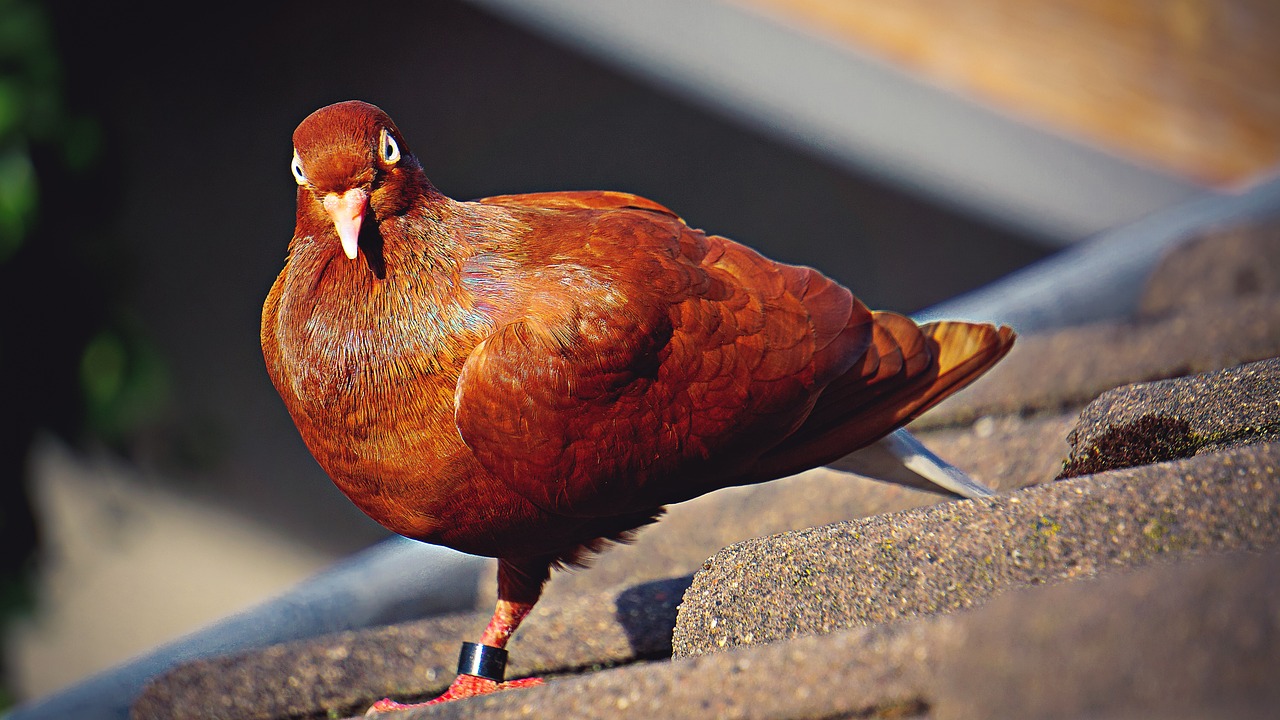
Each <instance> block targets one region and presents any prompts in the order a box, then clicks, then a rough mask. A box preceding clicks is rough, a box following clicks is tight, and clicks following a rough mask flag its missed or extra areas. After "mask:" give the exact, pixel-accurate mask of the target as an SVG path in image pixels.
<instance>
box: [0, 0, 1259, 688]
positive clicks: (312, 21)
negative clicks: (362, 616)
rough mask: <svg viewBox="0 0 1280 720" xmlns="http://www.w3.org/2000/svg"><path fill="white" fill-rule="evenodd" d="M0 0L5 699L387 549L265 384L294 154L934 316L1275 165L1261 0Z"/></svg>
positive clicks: (0, 666) (288, 225)
mask: <svg viewBox="0 0 1280 720" xmlns="http://www.w3.org/2000/svg"><path fill="white" fill-rule="evenodd" d="M174 8H175V6H174V5H173V4H172V3H160V2H154V1H148V2H142V3H133V4H129V5H128V6H127V8H126V7H122V6H118V5H111V4H103V5H100V6H96V7H94V6H86V5H85V4H83V3H75V2H70V1H66V2H61V1H58V0H48V1H46V2H37V1H35V0H0V302H2V303H3V304H2V305H0V308H2V309H3V311H2V312H0V393H2V395H0V410H2V411H3V412H0V416H3V423H4V425H3V426H0V553H2V554H0V627H2V628H3V630H2V631H0V637H2V639H3V641H4V653H3V655H2V656H0V657H2V662H0V709H3V707H5V706H6V705H7V704H9V703H12V702H15V701H20V700H22V699H28V698H32V697H38V696H41V695H43V694H46V693H48V692H51V691H54V690H57V689H59V688H61V687H64V686H66V685H68V684H70V683H73V682H75V681H76V680H78V679H80V678H82V677H84V676H85V675H87V674H89V673H92V672H94V671H97V670H100V669H102V668H106V667H109V666H111V665H112V664H114V663H117V662H120V661H121V660H124V659H125V658H127V657H129V656H131V655H134V654H136V653H138V652H141V651H143V650H146V649H147V648H149V647H152V646H154V645H156V644H157V643H160V642H163V641H166V640H168V639H170V638H173V637H175V636H177V635H179V634H181V633H184V632H186V631H189V630H191V629H194V628H196V627H198V626H200V625H202V624H204V623H207V622H209V621H211V620H213V619H216V618H218V617H222V616H224V615H226V614H228V613H230V612H233V611H235V610H237V609H239V608H242V607H245V606H247V605H249V604H252V603H253V602H256V601H257V600H260V599H262V598H264V597H267V596H270V595H272V594H274V593H277V592H279V591H281V590H283V589H285V588H287V587H289V586H290V585H292V584H294V583H296V582H297V581H299V580H300V579H302V578H304V577H306V576H307V575H309V574H311V573H313V572H315V571H316V570H317V569H319V568H322V567H324V566H325V565H326V564H328V563H329V562H331V561H333V560H334V559H335V558H339V557H343V556H345V555H348V554H350V553H351V552H353V551H355V550H357V549H360V548H363V547H366V546H368V545H370V544H372V543H374V542H376V541H378V540H380V539H382V538H384V537H386V535H387V534H386V532H385V531H383V530H382V529H381V528H379V527H378V526H376V525H375V524H374V523H373V522H372V521H370V520H368V519H367V518H365V517H364V516H363V515H361V514H360V513H359V512H358V511H357V510H356V509H355V508H354V507H352V506H351V505H350V504H349V503H348V502H347V500H346V499H345V498H344V497H342V496H341V494H340V493H339V492H338V491H337V490H336V489H335V488H333V486H332V485H331V484H330V482H329V481H328V479H327V478H326V477H325V476H324V474H323V473H322V472H321V471H320V469H319V468H318V466H317V465H316V464H315V462H314V461H313V460H312V459H311V457H310V456H309V455H308V453H307V452H306V449H305V448H304V447H303V445H302V443H301V441H300V439H299V438H298V436H297V433H296V431H295V430H294V428H293V426H292V424H291V423H290V421H289V418H288V416H287V415H286V413H285V411H284V408H283V406H282V405H281V403H280V402H279V399H278V398H277V397H276V395H275V393H274V390H273V389H272V388H271V385H270V383H269V381H268V379H267V376H266V373H265V371H264V369H263V367H262V358H261V353H260V349H259V345H258V319H259V313H260V310H261V303H262V300H263V298H264V297H265V295H266V292H267V290H268V288H269V287H270V284H271V282H272V280H273V279H274V277H275V274H276V273H277V272H278V271H279V269H280V267H281V266H282V263H283V260H284V253H285V247H286V244H287V243H288V240H289V237H290V234H291V230H292V227H293V211H294V190H295V186H294V183H293V180H292V178H291V177H290V174H289V169H288V163H289V158H290V154H291V146H290V134H291V133H292V131H293V128H294V127H295V126H296V124H297V123H298V122H299V121H300V120H301V119H302V118H303V117H305V116H306V115H307V114H308V113H310V112H311V111H312V110H314V109H316V108H318V107H320V106H322V105H325V104H328V103H331V102H335V101H339V100H346V99H351V98H359V99H364V100H367V101H370V102H373V103H375V104H378V105H380V106H381V107H382V108H383V109H385V110H386V111H387V112H388V113H390V114H391V115H392V117H394V118H395V119H396V122H397V124H398V125H399V127H400V128H401V130H402V131H403V132H404V134H405V136H406V138H407V139H408V142H409V143H410V146H411V149H412V150H413V151H414V153H415V154H416V155H417V156H418V157H419V159H420V160H421V161H422V163H423V165H424V166H425V168H426V169H427V173H428V175H429V176H430V177H431V179H432V180H433V182H434V183H435V184H436V185H437V186H438V187H439V188H440V189H441V190H443V191H444V192H445V193H447V194H449V195H451V196H453V197H455V198H458V199H466V198H473V197H479V196H484V195H490V194H499V193H515V192H528V191H542V190H561V189H614V190H624V191H629V192H634V193H638V194H641V195H644V196H647V197H650V198H652V199H654V200H657V201H658V202H661V203H664V204H666V205H668V206H669V207H671V208H673V209H674V210H675V211H676V212H678V213H680V214H681V215H682V216H683V217H684V218H685V220H686V221H688V222H689V223H690V224H691V225H694V226H697V227H702V228H706V229H708V230H711V231H714V232H716V233H718V234H723V235H726V236H729V237H732V238H734V239H737V240H739V241H742V242H745V243H747V244H750V245H752V246H754V247H756V248H758V249H760V250H761V251H762V252H764V253H765V254H767V255H770V256H772V257H775V258H777V259H781V260H787V261H790V262H796V263H802V264H808V265H812V266H815V267H818V268H820V269H822V270H823V271H824V272H826V273H828V274H830V275H831V276H833V277H835V278H836V279H838V280H840V281H841V282H843V283H845V284H846V285H848V286H850V287H851V288H852V289H853V290H854V291H855V293H857V294H858V295H859V296H860V297H861V298H862V299H863V300H864V301H866V302H867V303H868V304H870V305H872V306H875V307H880V308H887V309H895V310H900V311H907V312H910V311H914V310H917V309H921V308H923V307H926V306H928V305H930V304H932V303H935V302H938V301H941V300H944V299H947V298H949V297H952V296H954V295H957V294H959V293H962V292H964V291H966V290H968V289H972V288H975V287H978V286H981V285H983V284H985V283H987V282H989V281H991V280H994V279H996V278H999V277H1001V276H1003V275H1005V274H1007V273H1008V272H1010V271H1012V270H1014V269H1016V268H1019V267H1022V266H1024V265H1026V264H1027V263H1030V262H1032V261H1034V260H1036V259H1037V258H1040V257H1043V256H1045V255H1047V254H1049V253H1051V252H1053V251H1055V250H1056V249H1059V248H1061V247H1064V246H1066V245H1069V244H1071V243H1073V242H1077V241H1080V240H1083V239H1086V238H1088V237H1089V236H1091V235H1093V234H1095V233H1097V232H1100V231H1103V230H1105V229H1107V228H1112V227H1116V226H1119V225H1122V224H1124V223H1126V222H1129V221H1131V220H1134V219H1137V218H1140V217H1142V216H1143V215H1145V214H1147V213H1150V212H1153V211H1155V210H1159V209H1161V208H1164V207H1169V206H1172V205H1174V204H1177V203H1180V202H1184V201H1187V200H1189V199H1192V198H1196V197H1200V196H1203V195H1206V194H1212V193H1223V192H1234V191H1237V190H1239V189H1241V188H1247V187H1249V186H1250V185H1251V184H1253V183H1256V182H1257V181H1258V180H1259V179H1261V178H1263V177H1266V176H1268V175H1271V174H1273V173H1274V171H1275V168H1276V166H1277V163H1278V162H1280V79H1278V77H1277V76H1278V75H1280V73H1277V71H1276V68H1280V44H1277V43H1275V41H1274V40H1275V38H1276V37H1277V31H1280V9H1278V6H1277V5H1276V4H1275V3H1274V2H1272V1H1271V0H1217V1H1215V2H1210V1H1209V0H1203V1H1201V0H1149V1H1145V2H1130V3H1124V4H1120V5H1116V4H1114V3H1109V2H1103V1H1101V0H1097V1H1095V0H1060V1H1057V2H1050V1H1047V0H1046V1H1045V2H1038V3H1028V2H1025V0H1022V1H1021V2H1019V1H1015V0H971V2H968V3H963V4H956V3H948V2H944V1H942V0H932V1H931V0H910V1H908V0H903V1H901V2H896V3H848V2H837V1H835V0H795V1H790V0H788V1H784V0H681V1H680V2H676V1H674V0H671V1H668V0H649V1H647V2H644V3H639V2H632V3H624V2H599V1H597V2H588V1H586V0H576V1H575V0H519V1H517V0H474V1H472V2H466V1H464V0H424V1H420V2H391V1H388V2H383V3H378V4H376V6H370V7H357V6H356V5H355V4H352V3H350V2H333V1H331V0H311V1H310V2H305V3H303V2H292V1H287V2H280V3H260V2H258V3H250V2H245V1H244V0H225V1H224V2H221V3H217V4H216V7H215V6H214V5H209V4H196V5H192V6H184V7H181V8H180V9H176V10H175V9H174Z"/></svg>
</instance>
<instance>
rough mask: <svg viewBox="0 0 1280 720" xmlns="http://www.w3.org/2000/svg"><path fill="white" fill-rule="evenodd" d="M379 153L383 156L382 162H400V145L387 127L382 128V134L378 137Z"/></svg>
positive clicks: (392, 163)
mask: <svg viewBox="0 0 1280 720" xmlns="http://www.w3.org/2000/svg"><path fill="white" fill-rule="evenodd" d="M378 154H379V155H380V156H382V162H384V163H386V164H388V165H395V164H396V163H398V162H400V146H399V145H397V144H396V139H395V138H393V137H391V133H389V132H387V129H386V128H382V135H381V137H379V138H378Z"/></svg>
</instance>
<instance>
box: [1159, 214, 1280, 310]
mask: <svg viewBox="0 0 1280 720" xmlns="http://www.w3.org/2000/svg"><path fill="white" fill-rule="evenodd" d="M1254 295H1280V222H1275V221H1273V222H1271V223H1263V224H1258V225H1245V226H1240V227H1232V228H1224V229H1222V230H1219V231H1217V232H1213V233H1207V234H1205V235H1204V236H1202V237H1199V238H1195V239H1194V240H1191V241H1190V242H1187V243H1183V244H1181V245H1179V246H1177V247H1175V248H1173V250H1171V251H1170V252H1169V254H1168V255H1166V256H1165V257H1164V259H1163V260H1161V262H1160V264H1159V265H1158V266H1157V267H1156V269H1155V270H1154V271H1153V272H1152V273H1151V278H1150V280H1148V282H1147V287H1146V290H1145V292H1144V294H1143V297H1142V300H1141V302H1140V304H1139V313H1140V314H1142V315H1145V316H1155V315H1165V314H1169V313H1173V312H1179V311H1181V310H1184V309H1186V308H1194V307H1196V306H1199V305H1204V304H1206V303H1216V302H1222V301H1225V300H1231V299H1235V298H1243V297H1250V296H1254Z"/></svg>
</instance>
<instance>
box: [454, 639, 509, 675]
mask: <svg viewBox="0 0 1280 720" xmlns="http://www.w3.org/2000/svg"><path fill="white" fill-rule="evenodd" d="M506 670H507V651H506V650H503V649H502V648H496V647H493V646H492V645H481V644H480V643H473V642H464V643H462V652H460V653H458V674H459V675H475V676H477V677H482V678H485V679H486V680H492V681H494V682H497V683H500V682H502V681H503V677H504V674H505V673H506Z"/></svg>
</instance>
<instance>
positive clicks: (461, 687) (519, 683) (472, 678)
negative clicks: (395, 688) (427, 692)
mask: <svg viewBox="0 0 1280 720" xmlns="http://www.w3.org/2000/svg"><path fill="white" fill-rule="evenodd" d="M541 684H543V681H542V678H523V679H520V680H508V681H507V682H501V683H499V682H494V681H493V680H490V679H488V678H482V677H478V676H476V675H459V676H458V677H457V679H456V680H454V681H453V684H452V685H450V686H449V689H448V690H446V691H445V692H444V694H443V695H441V696H440V697H438V698H436V699H434V700H428V701H427V702H423V703H410V704H407V705H406V704H404V703H398V702H396V701H395V700H392V699H391V698H382V699H381V700H379V701H378V702H376V703H374V704H373V705H370V706H369V709H368V710H367V711H365V714H364V716H365V717H375V716H377V715H381V714H383V713H389V712H394V711H397V710H408V709H411V708H417V707H426V706H428V705H439V704H440V703H446V702H452V701H454V700H462V699H464V698H469V697H476V696H477V695H488V694H489V693H495V692H502V691H503V690H516V689H518V688H527V687H535V686H537V685H541Z"/></svg>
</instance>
